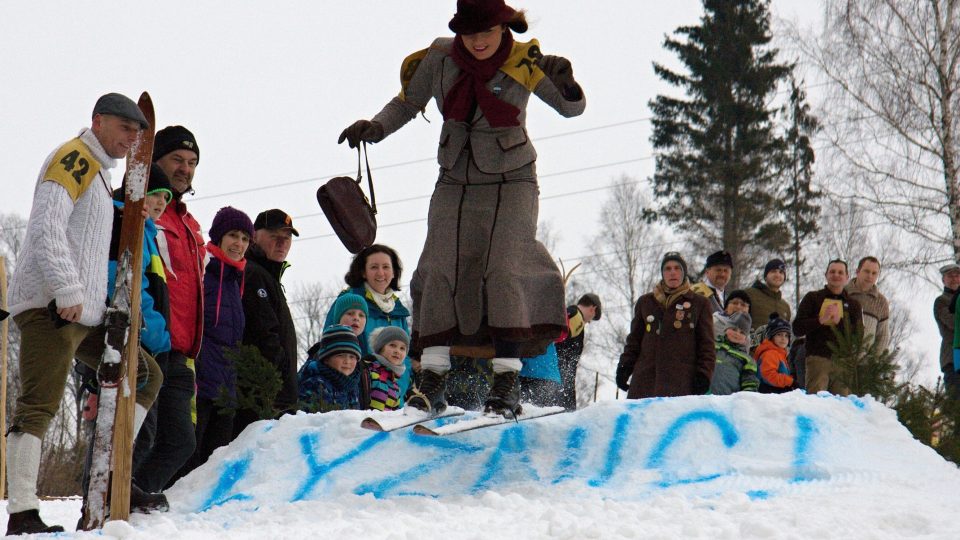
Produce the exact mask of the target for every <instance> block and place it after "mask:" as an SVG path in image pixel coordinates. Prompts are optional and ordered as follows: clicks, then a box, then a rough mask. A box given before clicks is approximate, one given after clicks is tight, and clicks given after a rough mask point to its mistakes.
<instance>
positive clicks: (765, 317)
mask: <svg viewBox="0 0 960 540" xmlns="http://www.w3.org/2000/svg"><path fill="white" fill-rule="evenodd" d="M747 296H749V297H750V318H751V319H752V320H753V329H754V330H756V329H757V328H759V327H761V326H764V325H766V324H767V322H768V321H769V320H770V314H771V313H777V314H779V315H780V318H781V319H783V320H785V321H789V320H790V319H791V313H790V304H788V303H787V301H786V300H784V299H783V296H782V295H781V294H780V291H777V292H773V291H772V290H770V287H767V285H766V284H765V283H763V282H761V281H760V280H759V279H758V280H757V281H755V282H754V283H753V285H751V286H750V288H748V289H747Z"/></svg>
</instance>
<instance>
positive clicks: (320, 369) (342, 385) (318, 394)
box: [298, 358, 363, 412]
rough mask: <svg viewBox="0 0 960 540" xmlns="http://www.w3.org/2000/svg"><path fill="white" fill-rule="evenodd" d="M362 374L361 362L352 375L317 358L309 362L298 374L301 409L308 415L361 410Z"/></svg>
mask: <svg viewBox="0 0 960 540" xmlns="http://www.w3.org/2000/svg"><path fill="white" fill-rule="evenodd" d="M362 374H363V368H362V367H361V366H360V365H359V363H358V365H357V368H356V369H354V370H353V373H351V374H350V375H344V374H343V373H340V372H339V371H337V370H335V369H333V368H331V367H330V366H328V365H326V364H324V363H323V362H321V361H320V360H318V359H316V358H311V359H309V360H307V363H305V364H304V365H303V368H302V369H301V370H300V373H299V374H298V379H299V380H300V385H299V386H300V396H299V397H300V406H301V407H302V408H303V410H305V411H307V412H329V411H340V410H347V409H360V377H361V376H362Z"/></svg>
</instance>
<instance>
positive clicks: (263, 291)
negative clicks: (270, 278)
mask: <svg viewBox="0 0 960 540" xmlns="http://www.w3.org/2000/svg"><path fill="white" fill-rule="evenodd" d="M257 296H259V297H260V298H266V297H267V290H266V289H257Z"/></svg>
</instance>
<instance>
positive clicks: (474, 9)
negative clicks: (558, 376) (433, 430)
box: [339, 0, 586, 415]
mask: <svg viewBox="0 0 960 540" xmlns="http://www.w3.org/2000/svg"><path fill="white" fill-rule="evenodd" d="M449 26H450V30H452V31H453V32H454V33H455V34H456V35H455V36H453V37H443V38H438V39H436V40H434V42H433V43H432V44H431V45H430V46H429V47H428V48H426V49H423V50H421V51H417V52H415V53H413V54H411V55H410V56H408V57H407V58H406V59H405V60H404V61H403V65H402V68H401V89H400V94H399V95H398V96H397V97H395V98H393V99H392V100H391V101H390V102H389V103H387V105H386V106H385V107H384V108H383V109H382V110H381V111H380V112H379V113H377V114H376V116H374V117H373V119H372V120H359V121H357V122H355V123H354V124H352V125H351V126H349V127H348V128H346V129H345V130H344V131H343V133H342V134H341V135H340V141H339V142H343V141H344V140H346V141H348V142H349V144H350V146H351V147H356V146H357V145H358V144H360V142H378V141H380V140H382V139H383V138H384V137H386V136H387V135H390V134H391V133H393V132H394V131H397V130H398V129H400V128H401V127H402V126H403V125H404V124H406V123H407V122H409V121H410V120H412V119H413V118H414V117H416V116H417V114H418V113H420V112H421V111H423V110H425V108H426V106H427V104H428V103H429V101H430V99H435V100H436V102H437V106H438V107H439V109H440V111H441V113H442V114H443V126H442V129H441V131H440V148H439V152H438V161H439V163H440V176H439V179H438V180H437V183H436V187H435V189H434V193H433V198H432V199H431V202H430V212H429V219H428V228H427V239H426V242H425V244H424V246H423V253H422V255H421V257H420V261H419V263H418V265H417V269H416V271H415V272H414V274H413V278H412V281H411V283H410V290H411V296H412V297H413V338H414V343H413V347H412V349H413V351H414V353H416V351H420V361H421V368H422V370H423V380H422V383H421V385H420V391H421V392H422V395H420V396H417V397H414V398H411V399H410V400H408V404H409V405H411V406H413V407H416V408H418V409H422V410H426V411H428V412H429V411H440V410H442V409H443V408H445V407H446V401H445V386H446V374H447V372H448V371H449V369H450V346H451V345H453V346H467V347H470V346H473V347H479V348H473V350H474V351H483V352H479V353H478V354H483V355H485V356H486V357H487V358H489V357H493V369H494V381H493V386H492V389H491V391H490V393H489V395H488V397H487V400H486V403H485V409H486V410H487V411H488V412H494V413H500V414H504V413H506V414H508V415H509V414H516V413H519V411H520V404H519V389H518V386H517V373H518V371H519V370H520V367H521V363H520V357H527V356H537V355H539V354H542V353H543V352H544V350H545V348H546V346H547V344H548V343H549V342H551V341H552V340H554V339H555V338H556V337H558V336H559V335H560V333H561V331H562V330H563V327H564V324H565V318H564V305H563V281H562V278H561V275H560V271H559V270H558V269H557V267H556V265H555V264H554V262H553V260H552V258H551V257H550V254H549V253H548V252H547V250H546V248H544V247H543V245H542V244H540V242H538V241H537V240H536V232H537V215H538V204H539V203H538V194H539V188H538V187H537V174H536V158H537V153H536V151H535V150H534V148H533V144H532V143H531V141H530V139H529V137H528V135H527V130H526V125H525V121H526V106H527V101H528V100H529V98H530V94H536V96H537V97H538V98H540V99H541V100H542V101H543V102H545V103H546V104H548V105H550V106H551V107H553V108H554V109H556V110H557V112H559V113H560V114H561V115H563V116H567V117H570V116H577V115H579V114H581V113H582V112H583V110H584V107H585V105H586V102H585V100H584V96H583V91H582V90H581V89H580V85H578V84H577V82H576V81H575V80H574V78H573V70H572V69H571V67H570V62H569V61H568V60H567V59H565V58H562V57H559V56H549V55H548V56H544V55H543V54H541V52H540V44H539V43H538V42H537V40H535V39H533V40H530V41H528V42H520V41H514V38H513V33H514V32H517V33H522V32H525V31H526V30H527V21H526V18H525V16H524V13H523V12H522V11H516V10H514V9H513V8H511V7H510V6H507V5H506V4H504V2H503V0H458V2H457V12H456V14H455V15H454V16H453V18H452V19H451V20H450V24H449Z"/></svg>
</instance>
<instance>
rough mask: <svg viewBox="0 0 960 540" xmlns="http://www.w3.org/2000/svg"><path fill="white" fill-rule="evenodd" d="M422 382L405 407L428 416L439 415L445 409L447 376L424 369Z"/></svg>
mask: <svg viewBox="0 0 960 540" xmlns="http://www.w3.org/2000/svg"><path fill="white" fill-rule="evenodd" d="M421 377H422V379H423V380H422V381H421V382H420V386H419V388H418V389H417V390H416V391H415V393H414V395H413V396H412V397H411V398H410V399H408V400H407V406H408V407H413V408H414V409H419V410H421V411H423V412H425V413H429V414H440V413H442V412H443V411H444V410H445V409H446V408H447V374H446V373H442V374H441V373H437V372H434V371H430V370H428V369H424V370H423V371H422V372H421Z"/></svg>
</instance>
